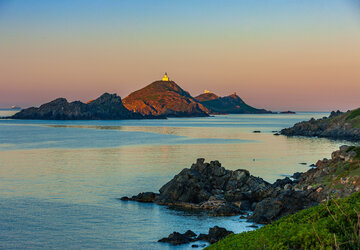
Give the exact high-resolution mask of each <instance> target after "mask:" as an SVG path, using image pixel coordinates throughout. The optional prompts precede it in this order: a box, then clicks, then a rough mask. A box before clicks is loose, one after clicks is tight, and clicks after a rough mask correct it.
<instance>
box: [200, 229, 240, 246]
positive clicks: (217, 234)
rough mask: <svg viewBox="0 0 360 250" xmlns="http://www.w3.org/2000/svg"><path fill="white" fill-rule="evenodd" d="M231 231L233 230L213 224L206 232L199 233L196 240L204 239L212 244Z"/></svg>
mask: <svg viewBox="0 0 360 250" xmlns="http://www.w3.org/2000/svg"><path fill="white" fill-rule="evenodd" d="M233 233H234V232H232V231H228V230H226V229H225V228H222V227H218V226H215V227H212V228H210V229H209V233H208V234H200V235H199V237H198V238H197V240H204V241H207V242H209V243H210V244H214V243H215V242H218V241H219V240H221V239H223V238H225V237H226V236H228V235H229V234H233Z"/></svg>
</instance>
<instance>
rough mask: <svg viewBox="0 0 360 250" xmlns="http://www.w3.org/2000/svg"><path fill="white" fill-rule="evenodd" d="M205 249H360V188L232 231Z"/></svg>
mask: <svg viewBox="0 0 360 250" xmlns="http://www.w3.org/2000/svg"><path fill="white" fill-rule="evenodd" d="M207 249H360V192H357V193H354V194H353V195H351V196H350V197H348V198H344V199H339V200H335V199H333V200H331V201H328V202H325V203H323V204H321V205H318V206H316V207H312V208H309V209H306V210H302V211H300V212H298V213H296V214H294V215H289V216H286V217H283V218H281V219H280V220H278V221H276V222H274V223H272V224H269V225H267V226H264V227H262V228H260V229H258V230H255V231H251V232H245V233H241V234H237V235H234V234H232V235H230V236H228V237H226V238H225V239H223V240H221V241H219V242H217V243H216V244H214V245H211V246H209V247H208V248H207Z"/></svg>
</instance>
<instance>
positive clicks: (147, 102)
mask: <svg viewBox="0 0 360 250" xmlns="http://www.w3.org/2000/svg"><path fill="white" fill-rule="evenodd" d="M123 101H124V105H125V107H126V108H127V109H129V110H131V111H133V112H138V113H140V114H142V115H154V116H166V117H201V116H208V113H209V112H210V111H209V110H208V109H207V108H205V107H204V106H203V105H202V104H200V103H199V102H198V101H197V100H195V99H194V98H193V97H192V96H191V95H190V94H189V93H188V92H187V91H185V90H183V89H182V88H181V87H180V86H179V85H177V84H176V83H175V82H174V81H171V80H170V79H169V78H168V76H167V74H165V76H164V78H163V79H162V81H155V82H153V83H151V84H149V85H147V86H146V87H144V88H142V89H140V90H137V91H135V92H133V93H131V94H130V95H129V96H127V97H126V98H125V99H124V100H123Z"/></svg>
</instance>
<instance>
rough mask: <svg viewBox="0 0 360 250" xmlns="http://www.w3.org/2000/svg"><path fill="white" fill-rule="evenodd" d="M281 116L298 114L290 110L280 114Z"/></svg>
mask: <svg viewBox="0 0 360 250" xmlns="http://www.w3.org/2000/svg"><path fill="white" fill-rule="evenodd" d="M280 114H296V112H294V111H290V110H288V111H282V112H280Z"/></svg>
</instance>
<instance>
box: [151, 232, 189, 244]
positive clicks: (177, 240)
mask: <svg viewBox="0 0 360 250" xmlns="http://www.w3.org/2000/svg"><path fill="white" fill-rule="evenodd" d="M192 241H194V239H193V238H191V237H189V236H186V235H185V234H181V233H178V232H173V233H172V234H170V235H169V236H168V237H166V238H162V239H160V240H158V242H166V243H170V244H173V245H181V244H186V243H190V242H192Z"/></svg>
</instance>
